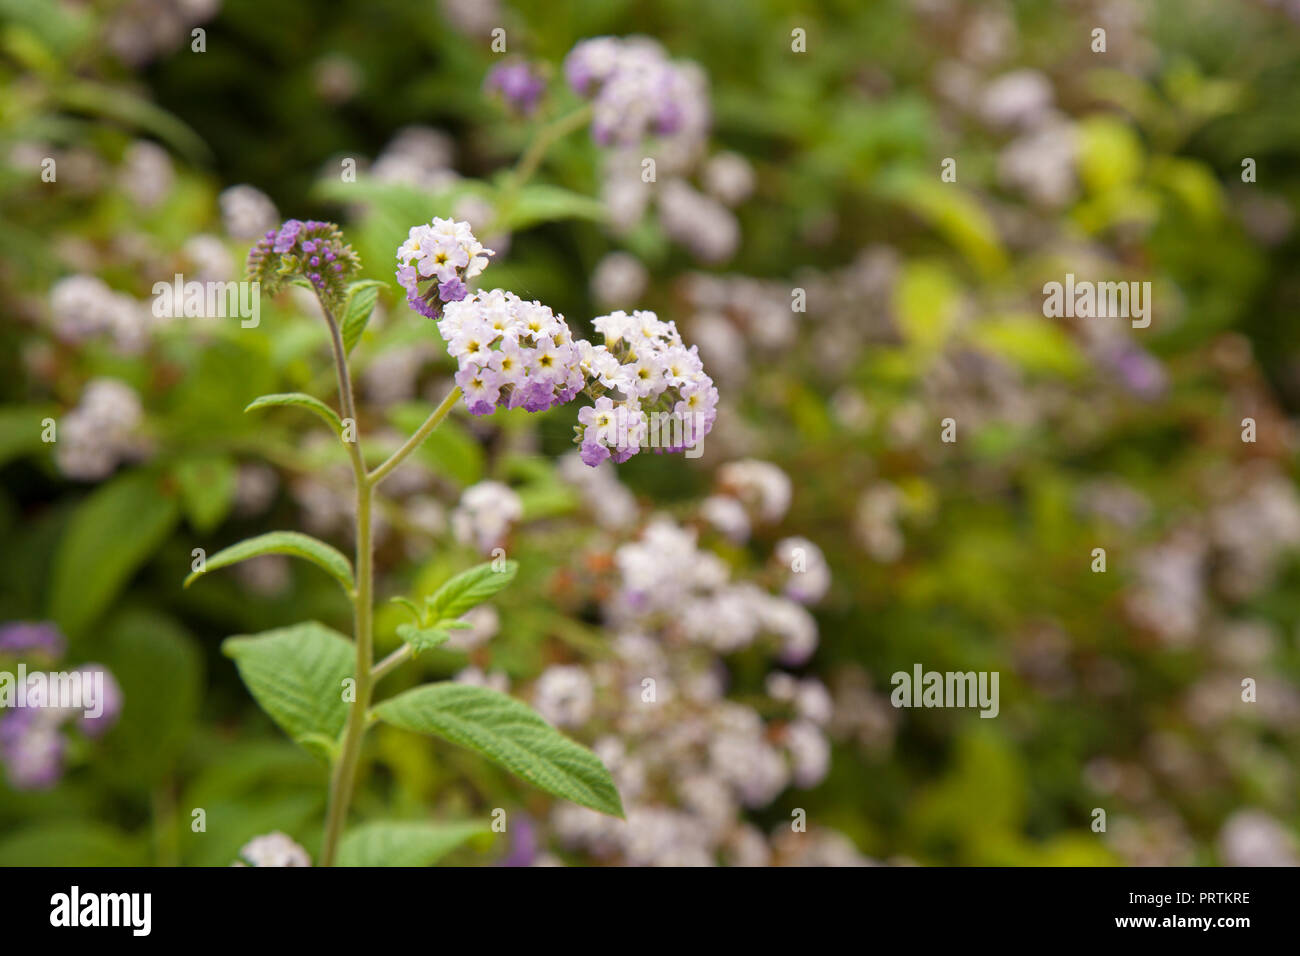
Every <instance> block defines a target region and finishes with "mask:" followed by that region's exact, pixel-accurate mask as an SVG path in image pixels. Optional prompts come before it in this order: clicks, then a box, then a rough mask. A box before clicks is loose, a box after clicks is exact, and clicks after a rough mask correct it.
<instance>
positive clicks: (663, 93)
mask: <svg viewBox="0 0 1300 956" xmlns="http://www.w3.org/2000/svg"><path fill="white" fill-rule="evenodd" d="M564 75H565V78H566V79H567V80H568V83H569V86H570V87H572V88H573V90H574V92H576V93H577V94H578V95H580V96H590V97H591V98H592V121H591V135H592V137H593V138H594V139H595V140H596V142H597V143H599V144H600V145H602V146H634V145H636V144H637V143H639V142H641V141H642V140H643V139H645V138H646V137H647V136H649V135H659V136H671V135H673V134H675V133H677V132H679V131H681V130H683V129H684V128H686V127H692V128H694V127H696V126H701V125H703V126H707V125H708V115H709V107H708V94H707V90H705V89H704V84H703V80H702V77H701V75H700V74H699V73H698V71H696V70H693V69H691V68H689V67H688V66H687V65H685V64H678V63H674V62H673V61H671V60H669V59H668V57H667V55H666V54H665V53H664V50H663V47H661V46H660V45H659V44H658V43H656V42H655V41H653V40H650V39H648V38H646V37H630V38H627V39H619V38H617V37H597V38H595V39H592V40H584V41H583V42H581V43H579V44H578V45H577V46H575V47H574V48H573V49H572V50H571V51H569V55H568V56H567V57H565V60H564Z"/></svg>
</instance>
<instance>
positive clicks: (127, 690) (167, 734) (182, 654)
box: [96, 609, 203, 789]
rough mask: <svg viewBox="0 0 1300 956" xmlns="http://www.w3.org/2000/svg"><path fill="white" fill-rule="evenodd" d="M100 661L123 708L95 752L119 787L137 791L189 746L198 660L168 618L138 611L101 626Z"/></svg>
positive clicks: (199, 684)
mask: <svg viewBox="0 0 1300 956" xmlns="http://www.w3.org/2000/svg"><path fill="white" fill-rule="evenodd" d="M96 653H97V655H98V653H100V652H99V651H97V652H96ZM102 653H103V657H100V658H99V659H100V660H103V661H104V663H105V664H106V665H108V667H109V669H110V670H111V671H112V672H113V676H114V677H115V678H116V679H117V682H118V684H119V685H120V686H121V689H122V699H123V701H125V705H124V706H123V708H122V716H121V719H120V720H119V721H118V722H117V725H116V726H115V727H113V729H112V730H111V731H110V732H109V734H108V736H107V737H106V738H105V740H104V742H103V744H102V746H103V747H105V748H106V752H105V756H106V762H107V769H108V771H110V772H111V775H112V776H113V777H114V779H116V780H119V781H121V782H122V783H123V784H124V785H126V786H130V787H134V788H138V789H145V788H147V787H149V786H152V785H154V784H156V783H157V782H158V781H159V780H161V779H162V778H163V777H165V776H166V775H167V774H168V773H169V772H171V771H172V770H173V769H174V767H175V762H176V759H177V757H179V756H180V754H181V753H182V751H183V750H184V749H185V747H186V745H187V744H188V743H189V742H190V738H191V735H192V734H193V732H194V727H195V720H196V718H197V716H198V711H199V702H200V701H201V700H202V698H203V654H202V651H201V650H200V648H199V645H198V643H197V642H196V641H195V640H194V638H193V637H192V636H191V635H190V634H189V633H188V632H187V631H185V630H184V629H183V628H182V627H180V625H178V624H177V623H176V622H175V621H174V620H172V619H171V618H170V617H167V616H165V615H163V614H160V613H158V612H157V611H152V610H149V611H146V610H140V609H132V610H128V611H124V612H123V613H122V614H119V615H115V616H114V618H113V619H112V620H111V621H109V622H108V625H107V627H106V628H105V632H104V646H103V651H102ZM160 688H166V692H165V693H160V692H159V689H160Z"/></svg>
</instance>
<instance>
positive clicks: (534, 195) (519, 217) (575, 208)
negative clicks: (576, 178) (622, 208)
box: [501, 183, 606, 232]
mask: <svg viewBox="0 0 1300 956" xmlns="http://www.w3.org/2000/svg"><path fill="white" fill-rule="evenodd" d="M605 215H606V209H605V206H604V204H603V203H601V202H599V201H597V200H595V199H592V198H591V197H590V196H584V195H583V194H582V193H575V192H571V191H569V190H567V189H561V188H560V187H559V186H551V185H547V184H545V183H537V184H535V185H532V186H525V187H524V188H523V189H522V190H520V192H519V195H518V197H517V198H516V199H515V201H514V203H513V204H512V205H511V206H510V208H509V210H508V211H507V212H506V214H505V215H504V216H503V220H504V221H503V222H502V223H501V228H502V229H504V230H506V231H508V232H519V231H522V230H524V229H527V228H528V227H530V226H535V225H537V224H539V223H543V222H554V221H555V220H557V219H590V220H592V221H593V222H599V221H601V220H602V219H604V218H605Z"/></svg>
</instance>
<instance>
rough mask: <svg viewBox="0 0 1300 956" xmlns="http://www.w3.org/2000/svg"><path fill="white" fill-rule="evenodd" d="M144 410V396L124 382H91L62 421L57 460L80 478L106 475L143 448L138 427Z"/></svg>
mask: <svg viewBox="0 0 1300 956" xmlns="http://www.w3.org/2000/svg"><path fill="white" fill-rule="evenodd" d="M143 417H144V413H143V410H142V408H141V405H140V399H139V397H138V396H137V395H136V394H135V392H134V391H133V390H132V389H131V387H130V386H129V385H127V384H126V383H124V382H119V381H117V380H116V379H111V378H101V379H96V380H94V381H92V382H90V383H89V384H88V385H87V386H86V389H85V391H84V392H83V393H82V396H81V402H80V403H79V404H78V405H77V407H76V408H74V409H73V410H72V411H70V412H68V414H66V415H64V416H63V419H62V421H60V422H59V431H58V441H57V442H55V451H54V460H55V463H56V464H57V465H58V467H59V470H60V471H61V472H63V474H65V475H67V476H68V477H69V478H72V479H75V480H77V481H98V480H100V479H101V478H106V477H107V476H108V475H109V474H111V473H112V472H113V470H114V469H116V468H117V466H118V465H119V464H120V463H121V462H122V461H124V460H126V459H128V458H131V457H133V456H134V455H135V454H136V453H137V451H138V450H139V448H140V441H139V436H138V434H137V430H138V428H139V427H140V424H141V421H142V420H143Z"/></svg>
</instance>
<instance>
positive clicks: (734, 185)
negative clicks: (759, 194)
mask: <svg viewBox="0 0 1300 956" xmlns="http://www.w3.org/2000/svg"><path fill="white" fill-rule="evenodd" d="M702 178H703V180H704V188H705V190H706V191H707V192H708V193H709V195H711V196H713V198H715V199H717V200H719V201H721V202H723V203H725V204H726V205H728V206H738V205H740V204H741V203H742V202H744V201H745V200H746V199H748V198H749V197H750V195H751V194H752V193H753V192H754V167H753V166H751V165H750V163H749V160H748V159H746V158H745V157H744V156H742V155H741V154H740V153H718V154H717V155H716V156H714V157H712V158H711V159H709V161H708V162H707V163H705V165H704V172H703V173H702Z"/></svg>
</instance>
